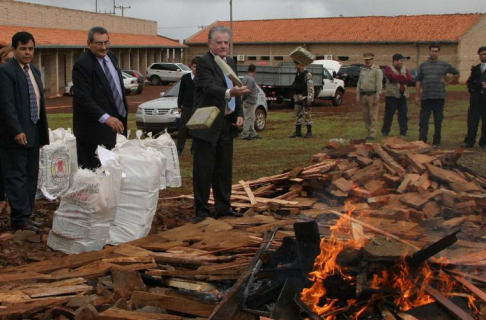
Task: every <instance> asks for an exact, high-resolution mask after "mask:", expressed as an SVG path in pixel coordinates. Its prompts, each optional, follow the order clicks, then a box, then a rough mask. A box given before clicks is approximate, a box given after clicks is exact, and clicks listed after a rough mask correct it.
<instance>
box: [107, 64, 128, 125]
mask: <svg viewBox="0 0 486 320" xmlns="http://www.w3.org/2000/svg"><path fill="white" fill-rule="evenodd" d="M103 68H104V69H105V75H106V79H107V80H108V83H109V84H110V88H111V92H112V93H113V98H115V103H116V108H117V110H118V114H119V115H121V116H122V117H124V118H125V117H126V116H127V111H126V109H125V104H124V103H123V98H122V97H121V95H120V92H119V91H118V88H117V87H116V84H115V79H113V76H112V74H111V71H110V68H109V67H108V61H107V60H106V58H105V59H103Z"/></svg>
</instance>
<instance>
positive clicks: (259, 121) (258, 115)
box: [255, 107, 267, 132]
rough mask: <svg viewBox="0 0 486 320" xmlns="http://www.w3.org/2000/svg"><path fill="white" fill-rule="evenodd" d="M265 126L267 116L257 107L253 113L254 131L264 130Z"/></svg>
mask: <svg viewBox="0 0 486 320" xmlns="http://www.w3.org/2000/svg"><path fill="white" fill-rule="evenodd" d="M266 125H267V114H266V113H265V111H264V110H263V109H262V107H259V108H258V109H256V111H255V130H256V131H257V132H260V131H263V130H265V126H266Z"/></svg>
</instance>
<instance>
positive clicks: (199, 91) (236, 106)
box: [190, 26, 250, 222]
mask: <svg viewBox="0 0 486 320" xmlns="http://www.w3.org/2000/svg"><path fill="white" fill-rule="evenodd" d="M230 34H231V31H230V30H229V29H228V28H226V27H224V26H215V27H213V28H211V30H210V31H209V34H208V46H209V52H207V53H206V54H205V55H203V56H202V57H201V58H199V60H198V62H197V71H196V77H195V86H196V87H195V92H194V110H196V109H197V108H204V107H210V106H215V107H217V108H218V109H219V111H220V112H219V114H218V116H217V117H216V119H215V120H214V122H213V124H212V126H211V127H210V128H209V129H197V130H191V131H190V133H191V135H192V137H193V141H192V146H193V152H194V164H193V185H194V186H193V187H194V205H195V208H196V217H195V219H194V220H193V222H199V221H202V220H204V219H206V218H207V217H208V216H209V215H210V210H209V203H208V202H209V194H210V190H211V187H212V189H213V196H214V201H215V204H216V213H215V217H216V218H218V217H221V216H241V214H240V213H237V212H234V211H233V210H231V200H230V197H231V184H232V173H233V139H234V138H236V136H237V135H238V127H241V126H242V125H243V110H242V108H241V99H240V97H241V96H243V95H245V94H247V93H249V92H250V90H248V88H247V87H245V86H242V87H235V86H233V83H232V81H231V80H230V79H229V78H228V77H227V76H226V75H225V74H224V73H223V71H222V70H221V68H220V67H219V66H218V65H217V64H216V61H215V60H214V58H215V56H219V57H220V58H221V59H223V60H225V61H226V63H227V64H228V65H229V66H230V67H231V68H232V69H233V70H234V71H235V72H236V63H235V61H234V60H233V59H232V58H231V57H228V56H227V55H228V49H229V40H230Z"/></svg>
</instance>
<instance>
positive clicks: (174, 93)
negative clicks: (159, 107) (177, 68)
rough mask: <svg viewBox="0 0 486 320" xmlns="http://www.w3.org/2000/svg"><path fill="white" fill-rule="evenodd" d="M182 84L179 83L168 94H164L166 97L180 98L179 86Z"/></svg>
mask: <svg viewBox="0 0 486 320" xmlns="http://www.w3.org/2000/svg"><path fill="white" fill-rule="evenodd" d="M180 84H181V82H180V81H177V82H176V83H175V84H174V85H173V86H172V87H170V88H169V90H167V92H166V93H165V94H164V97H177V96H179V86H180Z"/></svg>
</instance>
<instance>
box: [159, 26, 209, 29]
mask: <svg viewBox="0 0 486 320" xmlns="http://www.w3.org/2000/svg"><path fill="white" fill-rule="evenodd" d="M201 27H202V26H183V27H157V29H183V28H201Z"/></svg>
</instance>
